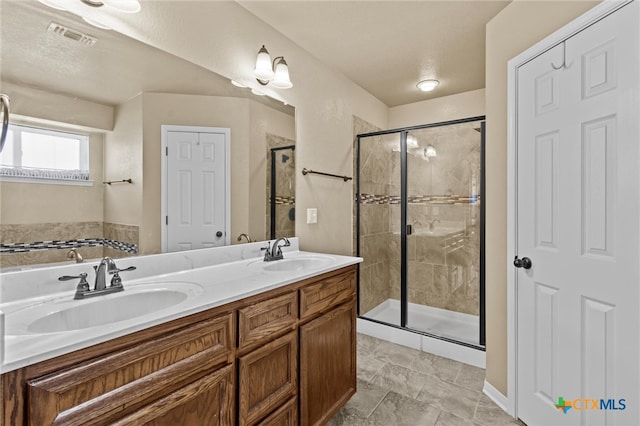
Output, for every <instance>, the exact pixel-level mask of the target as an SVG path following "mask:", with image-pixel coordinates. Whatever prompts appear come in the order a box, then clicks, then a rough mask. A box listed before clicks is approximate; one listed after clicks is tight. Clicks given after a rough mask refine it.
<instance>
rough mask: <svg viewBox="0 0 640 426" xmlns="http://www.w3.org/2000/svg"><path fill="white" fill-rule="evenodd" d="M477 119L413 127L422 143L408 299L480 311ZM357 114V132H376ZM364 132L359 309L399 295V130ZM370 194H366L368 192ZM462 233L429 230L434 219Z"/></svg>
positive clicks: (416, 156) (413, 173)
mask: <svg viewBox="0 0 640 426" xmlns="http://www.w3.org/2000/svg"><path fill="white" fill-rule="evenodd" d="M477 128H479V123H468V124H464V125H456V126H447V127H437V128H430V129H423V130H420V131H415V132H412V133H413V134H414V135H415V136H416V137H417V139H418V140H419V141H420V144H421V146H422V147H424V145H425V144H426V143H429V144H433V145H434V146H436V149H437V152H438V156H437V157H436V158H432V159H430V160H429V161H426V159H425V157H424V155H423V152H424V150H423V149H424V148H419V149H414V150H410V153H409V154H410V155H408V164H407V167H408V182H409V185H408V192H409V194H408V195H409V206H408V223H409V224H412V225H413V226H414V234H413V235H410V236H409V237H408V241H409V246H408V262H409V264H408V269H409V277H408V279H409V289H408V293H409V302H411V303H415V304H419V305H425V306H432V307H436V308H442V309H447V310H452V311H457V312H462V313H467V314H472V315H478V313H479V253H480V252H479V249H480V210H479V202H480V196H479V194H478V191H479V188H480V134H479V133H478V132H477V131H476V130H474V129H477ZM376 130H377V129H375V128H374V127H373V126H371V125H369V124H368V123H366V122H363V121H362V120H360V119H358V118H355V119H354V133H355V134H358V133H366V132H372V131H376ZM384 138H386V140H384V139H383V137H376V138H366V139H363V142H362V144H363V145H362V153H361V155H362V158H361V171H360V173H361V193H362V194H363V200H362V204H361V255H362V256H363V257H364V259H365V261H364V263H363V264H362V266H361V278H360V286H361V287H360V289H361V290H360V309H361V310H360V313H361V314H364V313H366V312H367V311H369V310H370V309H372V308H373V307H375V306H377V305H378V304H379V303H381V302H382V301H384V300H386V299H387V298H392V299H400V259H401V256H400V204H399V201H400V197H399V196H400V160H399V158H400V155H399V153H398V152H394V149H393V147H396V148H397V147H399V139H400V136H399V134H397V135H394V136H385V137H384ZM364 196H366V198H364ZM436 220H437V221H439V222H435V226H436V227H445V228H448V229H452V230H453V229H456V230H459V231H457V232H443V233H442V234H440V233H430V232H427V231H428V230H429V223H431V222H432V221H436Z"/></svg>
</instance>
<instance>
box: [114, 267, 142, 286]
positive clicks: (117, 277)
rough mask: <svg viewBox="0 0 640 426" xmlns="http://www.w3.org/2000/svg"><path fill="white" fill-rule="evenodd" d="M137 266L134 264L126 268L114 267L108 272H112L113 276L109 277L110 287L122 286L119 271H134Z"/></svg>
mask: <svg viewBox="0 0 640 426" xmlns="http://www.w3.org/2000/svg"><path fill="white" fill-rule="evenodd" d="M136 269H137V268H136V267H135V266H129V267H128V268H124V269H118V268H116V269H115V270H114V271H112V272H109V273H110V274H113V278H111V287H122V278H120V272H128V271H135V270H136Z"/></svg>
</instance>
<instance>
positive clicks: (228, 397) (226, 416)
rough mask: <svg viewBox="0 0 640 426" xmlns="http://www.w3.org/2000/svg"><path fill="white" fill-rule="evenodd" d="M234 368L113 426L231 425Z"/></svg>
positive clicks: (143, 408)
mask: <svg viewBox="0 0 640 426" xmlns="http://www.w3.org/2000/svg"><path fill="white" fill-rule="evenodd" d="M232 373H233V368H232V366H230V365H229V366H227V367H224V368H222V369H220V370H218V371H216V372H215V373H213V374H209V375H207V376H205V377H203V378H201V379H199V380H196V381H195V382H193V383H190V384H188V385H187V386H185V387H183V388H181V389H179V390H177V391H175V392H173V393H171V394H169V395H167V396H166V397H164V398H161V399H159V400H158V401H156V402H154V403H152V404H149V405H147V406H145V407H142V408H141V409H139V410H138V411H136V412H135V413H133V414H131V415H129V416H127V417H125V418H122V419H120V420H118V421H117V422H115V423H113V424H112V426H130V425H137V426H192V425H207V426H231V425H233V378H232Z"/></svg>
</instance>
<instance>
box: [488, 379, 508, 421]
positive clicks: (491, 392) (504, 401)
mask: <svg viewBox="0 0 640 426" xmlns="http://www.w3.org/2000/svg"><path fill="white" fill-rule="evenodd" d="M482 392H484V394H485V395H487V396H488V397H489V399H491V400H492V401H493V402H495V403H496V405H497V406H498V407H500V408H502V410H503V411H504V412H506V413H507V414H509V415H512V416H513V413H509V409H508V407H509V399H508V398H507V397H506V396H504V395H503V394H502V392H500V391H499V390H498V389H496V388H494V387H493V386H492V385H491V383H489V382H487V381H486V380H485V381H484V386H483V388H482Z"/></svg>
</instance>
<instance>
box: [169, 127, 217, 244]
mask: <svg viewBox="0 0 640 426" xmlns="http://www.w3.org/2000/svg"><path fill="white" fill-rule="evenodd" d="M227 137H228V132H188V131H169V132H168V134H167V148H168V149H167V218H166V225H167V248H168V251H170V252H172V251H180V250H192V249H199V248H209V247H217V246H222V245H225V242H226V241H227V240H228V238H227V236H226V231H227V220H228V218H227V217H226V211H227V208H226V200H227V194H226V188H227V184H226V179H227V177H226V175H227V173H226V170H225V168H226V161H225V158H226V152H225V150H226V142H227V141H226V138H227Z"/></svg>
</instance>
